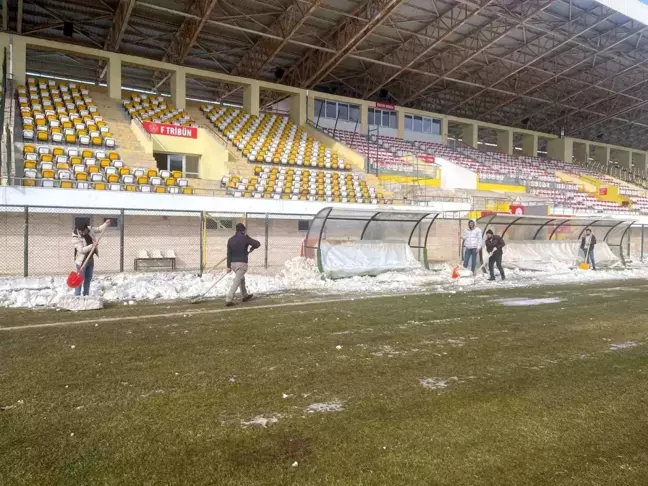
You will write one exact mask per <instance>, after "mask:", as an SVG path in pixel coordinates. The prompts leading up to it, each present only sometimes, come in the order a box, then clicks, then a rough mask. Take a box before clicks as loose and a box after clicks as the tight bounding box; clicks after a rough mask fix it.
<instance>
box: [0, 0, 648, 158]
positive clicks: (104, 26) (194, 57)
mask: <svg viewBox="0 0 648 486" xmlns="http://www.w3.org/2000/svg"><path fill="white" fill-rule="evenodd" d="M5 1H8V2H9V12H10V14H9V17H10V18H9V25H8V27H9V30H10V31H14V32H20V33H23V34H26V35H32V36H38V37H44V38H52V39H56V40H59V41H64V42H74V43H79V44H83V45H87V46H91V47H100V48H105V49H108V50H113V51H119V52H124V53H128V54H133V55H137V56H143V57H148V58H153V59H158V60H161V59H163V60H165V61H169V62H173V63H177V64H184V65H188V66H193V67H198V68H204V69H210V70H214V71H220V72H226V73H230V74H237V75H240V76H247V77H254V78H260V79H266V80H271V81H277V80H278V81H279V82H281V83H286V84H291V85H295V86H299V87H302V88H309V89H316V90H321V91H326V92H330V93H335V94H340V95H346V96H352V97H358V98H363V99H373V100H380V101H389V102H393V103H396V104H400V105H404V106H409V107H414V108H420V109H424V110H429V111H433V112H438V113H444V114H450V115H455V116H461V117H465V118H471V119H477V120H480V121H485V122H491V123H498V124H502V125H507V126H514V127H518V128H527V129H531V130H537V131H542V132H548V133H556V134H558V133H560V131H561V129H562V128H564V132H565V134H566V135H567V136H573V137H576V138H583V139H588V140H594V141H600V142H607V143H611V144H616V145H622V146H629V147H635V148H641V149H648V136H647V135H648V35H647V34H648V30H647V29H648V27H646V24H644V23H643V22H640V21H639V20H637V19H636V18H631V17H629V16H627V15H625V14H624V13H621V12H620V11H618V10H615V9H612V8H610V7H608V6H606V5H603V4H602V3H599V2H596V1H593V0H527V1H520V0H360V1H356V0H263V1H261V0H236V1H234V0H185V1H182V0H121V1H118V0H5ZM602 1H604V2H607V3H608V4H612V3H614V2H612V3H610V1H609V0H602ZM614 1H615V2H621V3H624V4H631V3H632V2H635V3H637V4H638V5H639V7H645V5H643V4H640V3H639V2H638V1H637V0H623V1H621V0H614ZM631 7H632V5H631ZM642 10H643V9H642ZM637 11H639V10H637ZM632 12H635V10H634V9H633V10H632ZM627 13H628V15H631V13H629V11H628V12H627ZM632 15H633V17H638V16H639V15H635V14H634V13H632ZM65 21H70V22H73V27H74V34H73V37H72V38H70V37H65V36H64V35H63V24H64V22H65ZM104 67H105V66H102V65H99V64H98V62H97V61H92V60H88V59H82V58H79V57H77V56H74V57H73V56H69V55H57V54H52V53H49V52H30V55H29V58H28V69H29V70H30V71H32V72H41V73H47V74H58V75H63V76H77V77H79V78H82V79H87V78H88V73H89V72H90V73H94V76H95V80H97V79H101V78H103V77H104V76H105V69H104ZM123 76H124V84H125V85H129V86H135V87H139V88H143V89H151V88H155V87H156V86H157V87H158V88H161V89H165V87H166V85H167V82H168V80H166V79H165V77H164V74H163V73H151V72H147V71H144V70H142V69H141V68H137V67H134V66H125V67H124V68H123ZM187 94H188V96H191V97H196V98H203V99H216V98H221V97H225V98H226V99H231V100H232V101H236V100H235V97H236V96H240V93H239V94H236V93H235V94H232V93H231V87H229V86H225V85H218V84H213V83H209V82H206V81H204V80H196V79H189V80H188V86H187ZM264 96H266V98H265V99H264V101H265V102H266V103H269V102H271V101H273V99H272V98H269V97H270V96H273V95H272V93H264Z"/></svg>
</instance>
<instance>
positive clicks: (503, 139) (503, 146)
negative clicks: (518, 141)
mask: <svg viewBox="0 0 648 486" xmlns="http://www.w3.org/2000/svg"><path fill="white" fill-rule="evenodd" d="M497 151H498V152H499V153H502V154H506V155H513V130H498V131H497Z"/></svg>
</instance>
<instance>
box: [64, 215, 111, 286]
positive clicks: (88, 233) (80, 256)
mask: <svg viewBox="0 0 648 486" xmlns="http://www.w3.org/2000/svg"><path fill="white" fill-rule="evenodd" d="M108 226H110V220H109V219H107V220H106V222H105V223H104V224H102V225H101V226H99V227H97V228H93V227H92V226H90V224H89V221H87V220H84V219H79V220H77V223H76V225H75V228H74V232H73V233H72V243H73V245H74V264H75V265H76V268H77V271H78V270H80V269H81V266H83V264H84V263H85V262H86V260H87V264H86V266H85V268H84V269H83V284H82V285H79V286H78V287H77V288H76V289H74V294H75V295H76V296H77V297H78V296H80V295H81V288H82V287H83V295H85V296H88V295H90V282H92V276H93V274H94V258H95V257H98V256H99V249H98V248H97V246H96V245H95V243H96V241H97V237H98V235H99V234H101V233H103V232H104V230H105V229H106V228H107V227H108Z"/></svg>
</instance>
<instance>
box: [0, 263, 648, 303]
mask: <svg viewBox="0 0 648 486" xmlns="http://www.w3.org/2000/svg"><path fill="white" fill-rule="evenodd" d="M451 273H452V267H451V266H450V265H439V266H437V267H435V270H415V271H412V272H389V273H384V274H381V275H378V276H377V277H351V278H345V279H339V280H330V279H325V278H323V277H322V275H321V274H320V273H319V272H318V270H317V266H316V265H315V263H314V262H313V261H312V260H306V259H304V258H294V259H292V260H289V261H288V262H286V264H285V266H284V268H283V270H282V271H281V272H280V273H279V274H277V275H276V276H265V275H253V274H252V275H248V276H247V277H246V282H247V286H248V289H249V290H250V292H252V293H255V294H272V293H279V292H285V293H287V292H316V293H317V294H318V295H325V294H329V295H353V294H360V295H361V294H381V293H382V294H393V293H397V292H400V293H406V292H421V291H426V292H438V293H448V294H453V293H456V291H457V290H459V291H462V290H473V289H475V290H478V289H487V288H492V285H491V284H492V283H490V282H487V281H486V280H485V279H483V278H481V277H478V278H477V279H476V280H475V282H474V283H472V279H471V283H470V284H469V285H465V286H458V285H457V282H456V281H453V280H452V277H451ZM98 274H99V276H98V277H97V278H96V279H95V280H94V281H93V284H92V295H93V296H94V297H101V298H102V299H103V300H104V302H107V303H116V302H119V303H124V304H126V305H128V304H131V305H132V304H133V303H135V302H139V301H153V300H169V301H173V300H183V299H190V298H193V297H196V296H198V295H201V294H202V293H203V292H205V291H207V290H208V289H209V287H211V286H212V285H213V284H214V282H215V281H216V279H217V278H218V277H219V275H204V276H203V277H198V276H196V275H194V274H189V273H145V274H133V273H130V274H129V273H124V274H116V275H101V268H98ZM232 278H233V277H231V276H228V277H226V278H224V279H223V280H221V281H220V282H219V283H218V284H217V285H216V286H215V287H214V288H213V290H211V291H210V292H209V294H208V296H207V297H211V298H213V297H223V296H224V295H225V293H226V292H227V290H228V287H229V286H230V283H231V279H232ZM637 278H643V279H648V266H640V267H635V268H628V269H624V270H602V271H599V272H581V271H578V270H573V271H572V270H566V271H563V272H557V271H547V272H521V271H514V272H512V274H511V275H510V279H509V280H507V281H505V282H502V283H498V285H497V288H498V289H500V288H522V287H529V286H532V285H542V284H556V283H579V282H596V281H604V280H620V279H637ZM71 294H72V291H71V290H70V289H69V288H68V287H67V285H66V283H65V277H63V276H61V277H47V278H45V277H43V278H38V277H34V278H22V277H20V278H19V277H6V278H0V307H27V308H34V307H49V306H51V307H56V306H57V305H58V304H59V302H63V301H65V300H66V299H68V298H69V296H70V295H71ZM517 300H518V301H520V299H517ZM556 301H558V300H553V301H551V302H556ZM540 303H549V301H547V302H540V301H539V300H538V299H533V302H532V300H531V299H529V303H524V304H517V305H537V304H540ZM508 305H515V304H508Z"/></svg>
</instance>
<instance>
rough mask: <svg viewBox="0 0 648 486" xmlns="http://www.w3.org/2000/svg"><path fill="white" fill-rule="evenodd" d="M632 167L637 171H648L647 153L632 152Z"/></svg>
mask: <svg viewBox="0 0 648 486" xmlns="http://www.w3.org/2000/svg"><path fill="white" fill-rule="evenodd" d="M632 165H633V167H635V168H636V169H637V170H641V171H644V172H646V171H648V164H647V160H646V152H635V151H632Z"/></svg>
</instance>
